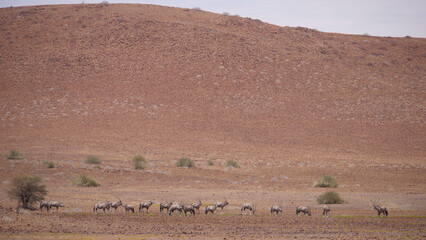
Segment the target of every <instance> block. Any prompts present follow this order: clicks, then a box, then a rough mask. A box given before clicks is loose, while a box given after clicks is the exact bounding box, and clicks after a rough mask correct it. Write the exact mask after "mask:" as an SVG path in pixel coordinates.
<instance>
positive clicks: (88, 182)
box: [72, 174, 101, 187]
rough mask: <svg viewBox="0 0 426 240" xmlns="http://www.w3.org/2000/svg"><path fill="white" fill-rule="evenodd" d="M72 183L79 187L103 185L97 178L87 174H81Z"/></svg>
mask: <svg viewBox="0 0 426 240" xmlns="http://www.w3.org/2000/svg"><path fill="white" fill-rule="evenodd" d="M72 184H73V185H74V186H78V187H98V186H100V185H101V184H100V183H98V182H97V181H96V180H95V179H93V178H91V177H89V176H87V175H86V174H81V175H80V176H78V177H76V178H75V179H74V181H73V182H72Z"/></svg>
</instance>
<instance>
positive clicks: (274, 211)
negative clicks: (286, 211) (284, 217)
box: [271, 206, 283, 214]
mask: <svg viewBox="0 0 426 240" xmlns="http://www.w3.org/2000/svg"><path fill="white" fill-rule="evenodd" d="M282 212H283V209H282V208H281V207H278V206H272V207H271V214H274V213H276V214H278V213H282Z"/></svg>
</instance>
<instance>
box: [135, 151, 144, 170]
mask: <svg viewBox="0 0 426 240" xmlns="http://www.w3.org/2000/svg"><path fill="white" fill-rule="evenodd" d="M132 162H133V164H134V166H135V169H136V170H143V169H145V163H146V158H145V157H144V156H142V155H140V154H138V155H136V156H134V157H133V158H132Z"/></svg>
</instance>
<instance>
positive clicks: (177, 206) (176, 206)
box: [169, 202, 183, 216]
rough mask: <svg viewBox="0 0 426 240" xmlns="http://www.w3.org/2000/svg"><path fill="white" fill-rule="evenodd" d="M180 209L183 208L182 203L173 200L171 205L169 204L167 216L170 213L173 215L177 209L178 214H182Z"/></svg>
mask: <svg viewBox="0 0 426 240" xmlns="http://www.w3.org/2000/svg"><path fill="white" fill-rule="evenodd" d="M182 210H183V204H182V203H177V202H174V203H173V204H172V206H170V209H169V216H170V215H172V213H173V215H175V211H179V214H182Z"/></svg>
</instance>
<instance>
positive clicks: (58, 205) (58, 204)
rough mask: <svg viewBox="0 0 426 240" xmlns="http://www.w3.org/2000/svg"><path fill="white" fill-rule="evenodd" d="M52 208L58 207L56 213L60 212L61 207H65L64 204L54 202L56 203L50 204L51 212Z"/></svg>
mask: <svg viewBox="0 0 426 240" xmlns="http://www.w3.org/2000/svg"><path fill="white" fill-rule="evenodd" d="M52 207H56V212H58V208H59V207H65V206H64V205H63V204H62V203H60V202H58V201H54V202H50V203H49V210H50V208H52Z"/></svg>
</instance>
